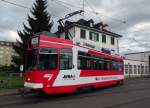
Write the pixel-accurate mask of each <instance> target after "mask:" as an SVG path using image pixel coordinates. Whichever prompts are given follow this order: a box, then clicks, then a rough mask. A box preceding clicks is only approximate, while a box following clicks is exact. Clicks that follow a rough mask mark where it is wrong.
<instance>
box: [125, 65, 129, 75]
mask: <svg viewBox="0 0 150 108" xmlns="http://www.w3.org/2000/svg"><path fill="white" fill-rule="evenodd" d="M125 73H126V74H128V73H129V68H128V65H127V64H126V65H125Z"/></svg>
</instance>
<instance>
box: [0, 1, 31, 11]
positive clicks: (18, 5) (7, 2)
mask: <svg viewBox="0 0 150 108" xmlns="http://www.w3.org/2000/svg"><path fill="white" fill-rule="evenodd" d="M1 1H2V2H5V3H8V4H11V5H15V6H18V7H21V8H25V9H30V8H29V7H26V6H23V5H20V4H16V3H13V2H9V1H6V0H1Z"/></svg>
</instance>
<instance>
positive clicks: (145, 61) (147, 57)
mask: <svg viewBox="0 0 150 108" xmlns="http://www.w3.org/2000/svg"><path fill="white" fill-rule="evenodd" d="M149 67H150V51H147V52H138V53H129V54H126V55H125V56H124V72H125V75H126V76H128V77H141V76H149V75H150V68H149Z"/></svg>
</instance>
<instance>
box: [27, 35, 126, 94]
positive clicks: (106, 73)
mask: <svg viewBox="0 0 150 108" xmlns="http://www.w3.org/2000/svg"><path fill="white" fill-rule="evenodd" d="M123 73H124V72H123V59H122V58H120V57H118V56H115V55H111V54H107V53H104V52H101V51H97V50H93V49H91V48H87V47H85V46H81V45H80V44H74V42H73V41H71V40H65V39H60V38H55V37H48V36H43V35H40V36H34V37H33V38H32V39H31V41H30V45H29V48H28V54H27V62H26V66H25V74H24V86H25V87H26V88H28V89H31V90H37V91H38V90H42V91H44V92H46V93H47V94H58V93H70V92H75V91H76V90H78V89H80V88H83V87H94V88H98V87H102V86H108V85H113V84H118V83H120V82H122V81H123V80H124V74H123Z"/></svg>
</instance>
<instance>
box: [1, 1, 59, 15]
mask: <svg viewBox="0 0 150 108" xmlns="http://www.w3.org/2000/svg"><path fill="white" fill-rule="evenodd" d="M1 1H2V2H5V3H7V4H11V5H14V6H18V7H21V8H24V9H28V10H30V8H29V7H26V6H23V5H20V4H16V3H13V2H9V1H6V0H1ZM51 15H52V16H54V17H55V18H60V16H57V15H54V14H51Z"/></svg>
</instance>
